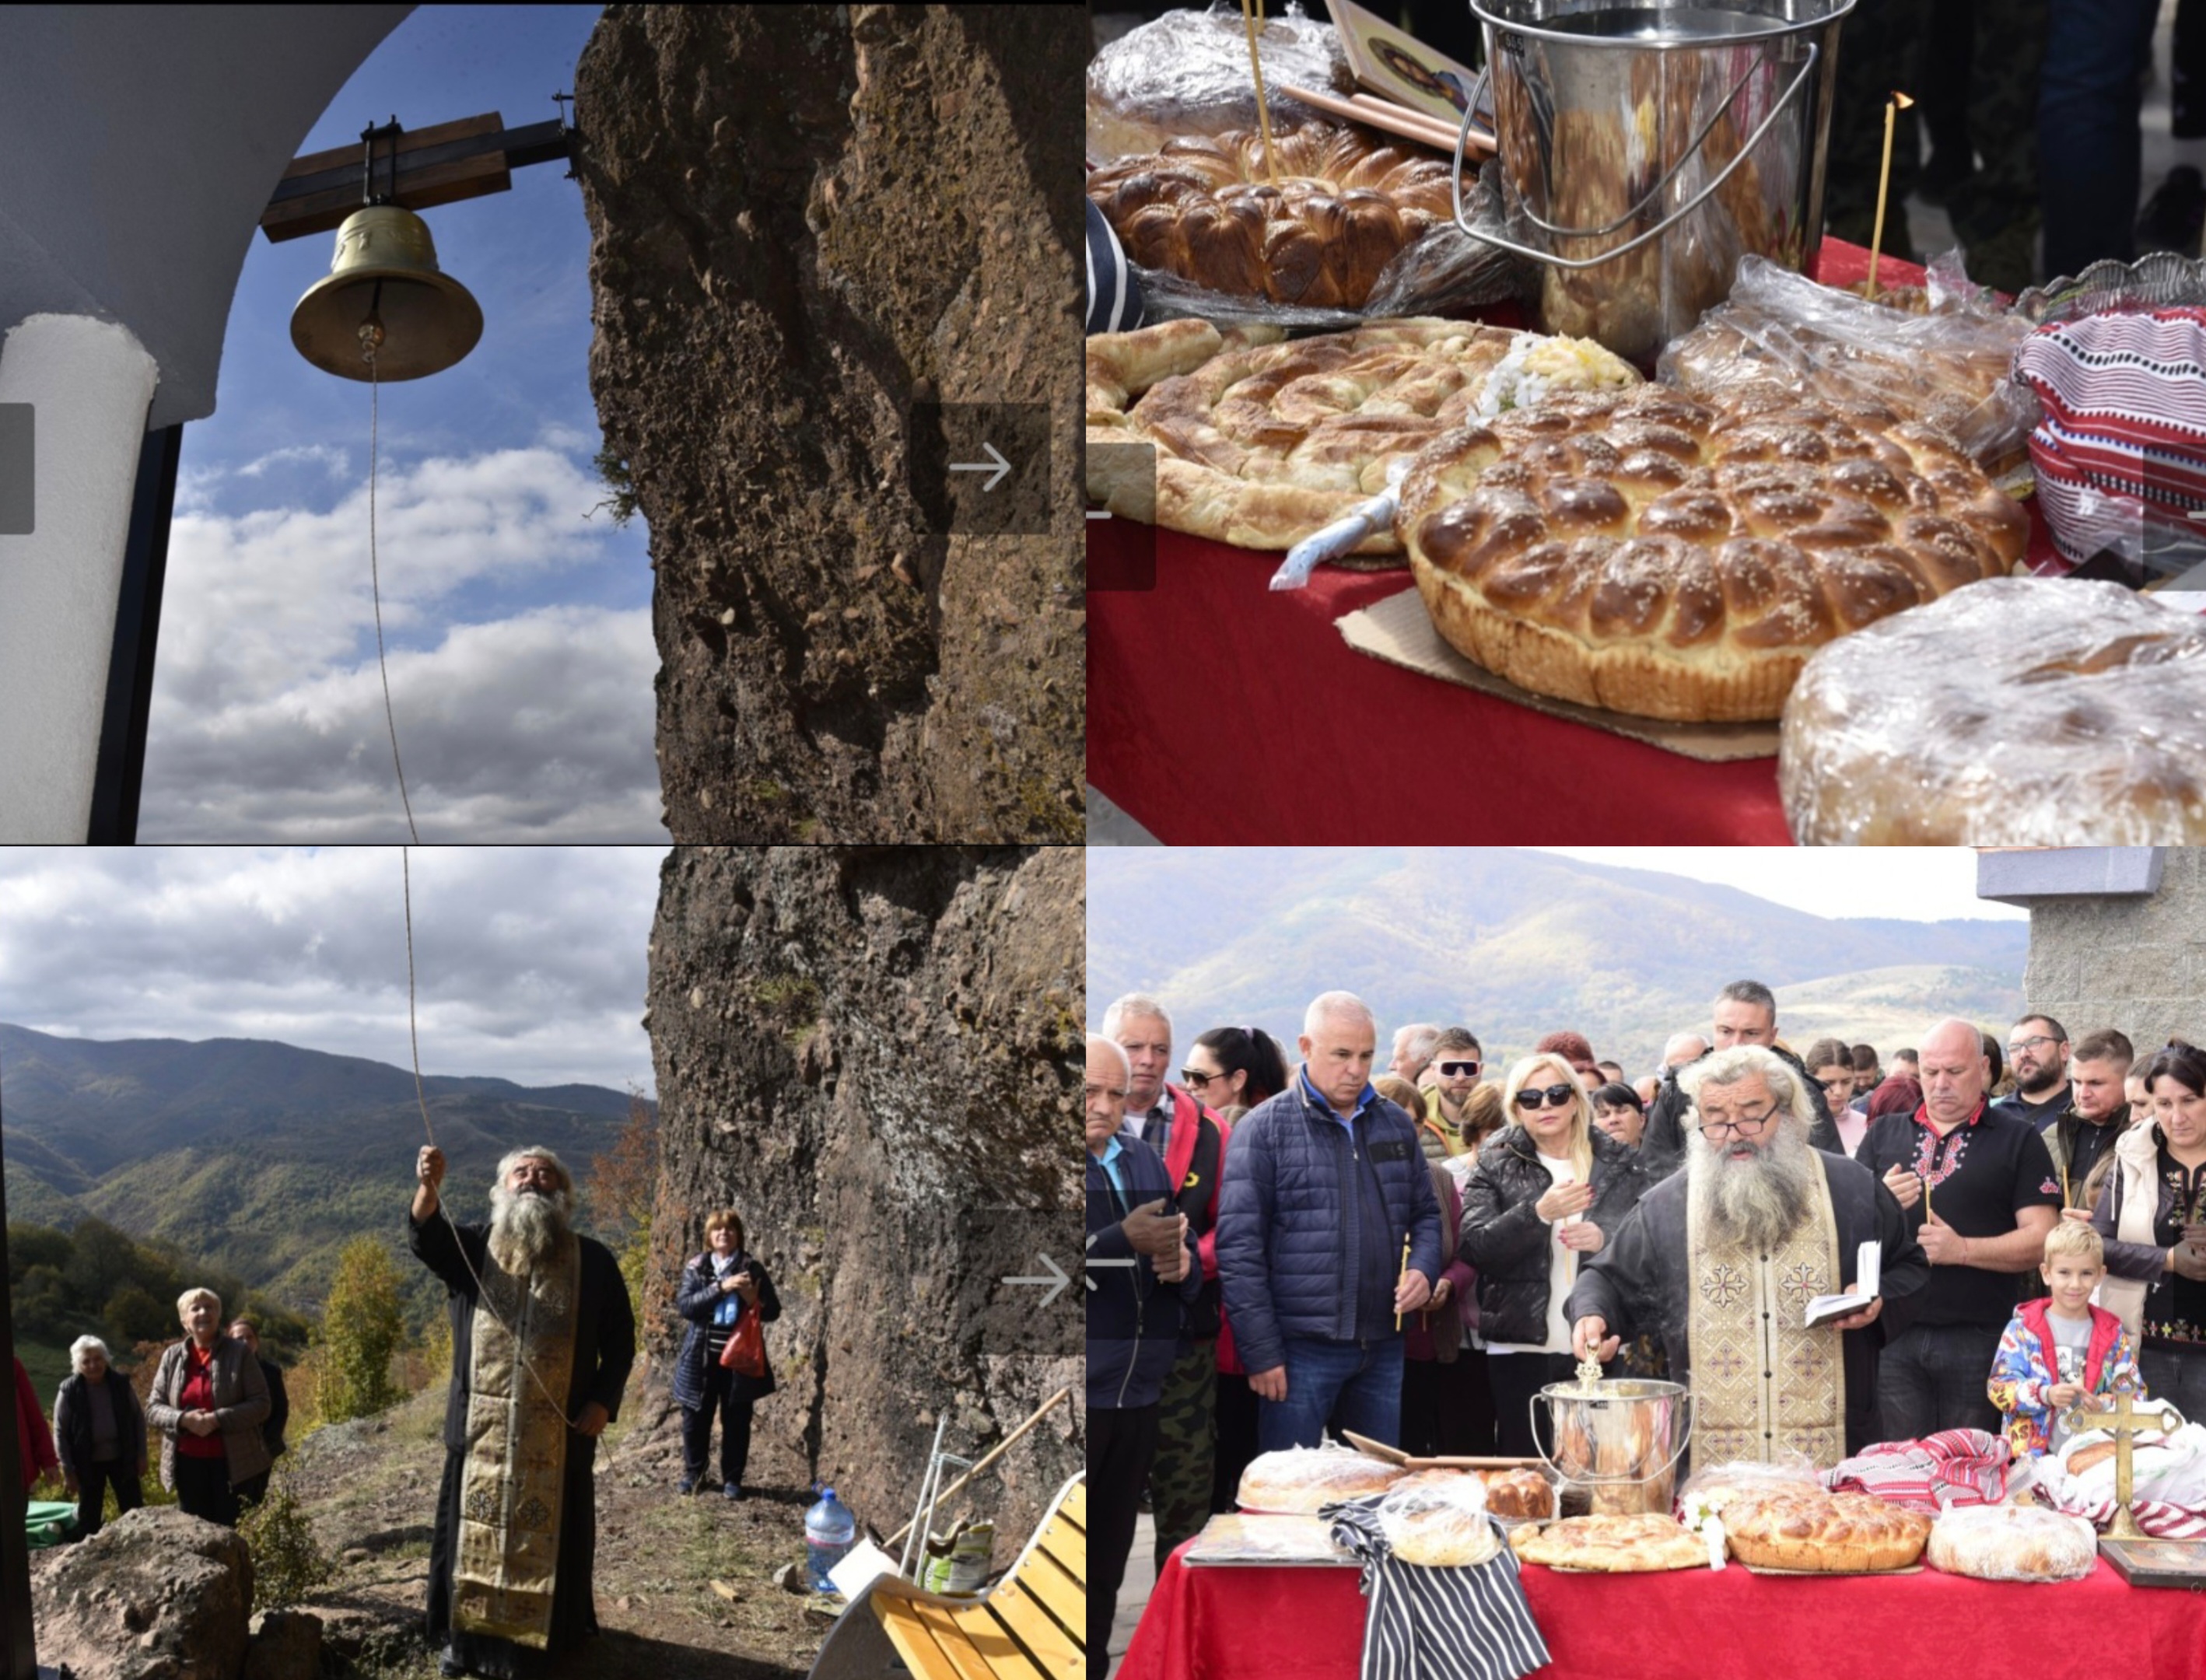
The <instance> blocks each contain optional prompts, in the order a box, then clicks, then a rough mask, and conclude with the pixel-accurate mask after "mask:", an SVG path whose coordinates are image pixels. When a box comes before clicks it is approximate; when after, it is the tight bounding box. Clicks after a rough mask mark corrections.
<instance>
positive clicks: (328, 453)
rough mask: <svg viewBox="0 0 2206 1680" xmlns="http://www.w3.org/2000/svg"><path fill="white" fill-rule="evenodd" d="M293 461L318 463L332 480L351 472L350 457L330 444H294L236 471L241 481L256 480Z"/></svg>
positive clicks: (247, 463)
mask: <svg viewBox="0 0 2206 1680" xmlns="http://www.w3.org/2000/svg"><path fill="white" fill-rule="evenodd" d="M294 461H315V462H320V463H321V465H322V467H323V468H324V469H325V471H326V472H327V473H328V474H329V475H330V476H331V478H333V479H341V478H343V477H344V475H345V474H348V473H349V472H351V471H352V456H350V455H349V454H348V453H346V451H344V450H341V449H338V448H337V447H335V446H334V445H332V444H293V445H292V446H291V447H290V448H289V449H282V450H270V451H269V452H268V453H267V454H266V455H264V456H261V457H260V458H259V460H257V461H248V462H246V463H245V465H244V466H242V467H241V468H238V469H237V476H238V477H239V478H241V479H257V478H259V477H260V476H261V475H262V474H265V472H267V470H268V469H269V468H271V467H280V466H283V465H284V464H285V463H286V462H294Z"/></svg>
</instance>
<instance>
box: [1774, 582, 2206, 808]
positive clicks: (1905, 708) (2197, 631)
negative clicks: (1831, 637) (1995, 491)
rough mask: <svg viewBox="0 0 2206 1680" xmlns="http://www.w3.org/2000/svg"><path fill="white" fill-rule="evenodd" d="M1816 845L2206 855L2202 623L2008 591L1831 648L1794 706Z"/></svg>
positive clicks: (2112, 590)
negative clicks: (2152, 846) (2205, 849)
mask: <svg viewBox="0 0 2206 1680" xmlns="http://www.w3.org/2000/svg"><path fill="white" fill-rule="evenodd" d="M1777 785H1778V789H1779V791H1780V794H1781V795H1783V797H1784V801H1785V815H1786V819H1787V821H1789V822H1790V823H1791V825H1792V837H1793V838H1794V839H1795V840H1797V841H1798V842H1799V843H1802V844H1803V845H1876V846H1883V845H1892V846H1942V845H1948V844H1964V845H1978V844H2004V843H2012V844H2019V845H2032V844H2047V845H2055V844H2057V845H2081V844H2087V843H2089V844H2103V845H2124V844H2137V843H2166V844H2174V845H2185V844H2193V845H2195V844H2197V843H2200V842H2202V841H2206V623H2202V622H2201V621H2200V620H2199V619H2198V618H2197V617H2195V616H2194V615H2191V614H2189V613H2184V612H2176V611H2170V610H2169V609H2167V607H2163V606H2161V605H2157V604H2155V602H2154V601H2152V600H2151V599H2149V598H2147V597H2144V596H2141V595H2138V594H2137V593H2134V592H2133V591H2131V590H2128V589H2125V588H2124V587H2122V586H2121V585H2120V584H2118V583H2096V582H2089V581H2078V580H2076V579H2072V578H2026V577H2012V578H2001V579H1998V580H1995V581H1992V582H1989V583H1984V584H1980V585H1978V586H1976V587H1974V588H1970V589H1964V590H1962V591H1960V592H1959V593H1958V594H1955V595H1953V596H1952V597H1951V598H1949V599H1946V600H1942V601H1938V602H1935V603H1933V604H1932V605H1929V606H1924V607H1917V608H1916V609H1915V610H1914V611H1910V612H1904V613H1901V614H1900V615H1899V617H1896V618H1893V619H1889V620H1887V622H1886V623H1881V624H1878V625H1876V626H1874V627H1873V628H1872V629H1868V630H1865V631H1863V633H1862V634H1859V635H1854V636H1848V637H1846V638H1845V640H1842V641H1839V642H1838V643H1835V644H1834V645H1833V646H1830V647H1827V648H1825V649H1824V650H1823V651H1822V652H1821V653H1818V654H1817V655H1816V656H1815V658H1813V659H1811V660H1810V661H1809V662H1808V666H1807V669H1806V670H1804V672H1803V673H1802V674H1801V677H1800V680H1799V682H1798V685H1797V686H1796V687H1795V688H1794V689H1793V691H1792V700H1790V702H1789V703H1788V704H1787V705H1786V708H1785V724H1784V730H1783V732H1782V735H1781V736H1780V748H1779V753H1778V760H1777Z"/></svg>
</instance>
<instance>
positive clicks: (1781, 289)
mask: <svg viewBox="0 0 2206 1680" xmlns="http://www.w3.org/2000/svg"><path fill="white" fill-rule="evenodd" d="M1933 277H1934V282H1935V281H1942V282H1943V284H1936V283H1934V285H1933V287H1932V289H1931V290H1932V307H1931V308H1930V311H1929V313H1926V314H1913V313H1908V312H1906V311H1903V310H1899V309H1889V308H1887V307H1884V306H1883V305H1881V304H1878V303H1872V302H1871V301H1869V299H1867V298H1865V297H1857V296H1856V295H1853V294H1852V293H1851V292H1845V291H1839V290H1835V289H1833V288H1831V287H1828V286H1821V285H1818V284H1816V283H1815V282H1814V281H1812V280H1810V279H1809V278H1808V277H1806V276H1805V275H1803V274H1796V273H1794V272H1793V271H1792V270H1790V269H1787V268H1785V267H1782V266H1780V265H1778V264H1776V263H1774V262H1771V261H1770V260H1769V259H1767V258H1765V257H1747V258H1744V259H1742V260H1741V261H1740V263H1739V265H1738V280H1737V281H1736V282H1735V283H1733V285H1732V293H1731V299H1730V301H1728V302H1727V303H1725V304H1724V305H1723V306H1722V307H1720V308H1716V309H1711V310H1710V311H1709V312H1708V313H1707V314H1706V315H1704V316H1702V318H1701V324H1700V325H1698V326H1696V327H1695V328H1694V329H1693V331H1690V332H1689V333H1687V334H1686V335H1685V336H1684V337H1682V338H1680V339H1678V340H1677V341H1675V342H1674V343H1672V344H1671V345H1670V347H1669V348H1668V349H1666V350H1665V351H1663V353H1662V355H1661V358H1660V360H1659V361H1658V362H1657V363H1656V364H1655V377H1656V378H1659V379H1660V380H1661V381H1662V383H1664V384H1671V385H1676V386H1677V387H1678V389H1680V390H1684V391H1687V392H1690V393H1691V394H1692V395H1694V396H1717V395H1720V394H1721V393H1723V392H1724V391H1726V390H1732V389H1735V388H1736V387H1738V386H1740V385H1743V384H1753V383H1756V382H1757V381H1762V380H1767V379H1773V378H1774V379H1776V380H1779V381H1780V382H1781V383H1783V384H1786V385H1787V386H1788V387H1790V388H1791V389H1792V390H1798V391H1802V392H1804V393H1807V394H1809V395H1811V396H1821V397H1825V398H1827V399H1829V400H1832V401H1838V402H1847V401H1851V402H1876V403H1881V404H1882V405H1884V406H1885V407H1887V408H1891V409H1893V411H1894V412H1895V413H1897V414H1900V415H1901V416H1902V417H1903V418H1905V419H1908V420H1922V421H1925V422H1928V423H1929V424H1931V425H1934V426H1938V427H1940V428H1941V430H1943V431H1945V432H1947V433H1949V434H1950V435H1951V436H1952V437H1953V439H1954V441H1955V442H1956V443H1958V444H1960V446H1961V448H1962V449H1963V450H1965V452H1966V453H1967V454H1968V455H1969V456H1970V458H1971V459H1973V460H1974V461H1975V462H1976V464H1977V465H1978V466H1979V467H1981V468H1983V469H1984V471H1985V472H1986V473H1988V474H1991V475H1992V476H1993V477H1994V478H1995V479H1996V478H2000V477H2001V476H2002V475H2004V474H2010V473H2012V472H2014V471H2015V470H2017V469H2018V468H2021V466H2022V464H2023V463H2024V461H2025V460H2026V458H2027V456H2028V446H2029V438H2030V427H2031V426H2035V425H2036V423H2037V400H2036V397H2034V396H2031V395H2030V391H2029V390H2028V389H2027V388H2026V387H2025V386H2024V385H2022V384H2018V383H2017V382H2016V381H2015V380H2014V379H2013V378H2012V377H2011V367H2010V364H2011V363H2012V359H2013V355H2014V350H2015V347H2016V346H2017V345H2018V344H2019V343H2021V342H2022V341H2023V340H2024V338H2026V337H2029V336H2030V326H2029V324H2028V323H2027V322H2024V321H2022V320H2020V319H2017V318H2016V317H2015V316H2013V315H2012V314H2008V313H2002V312H2000V311H1998V310H1996V309H1995V308H1994V307H1991V306H1990V305H1989V304H1988V302H1987V301H1985V295H1983V294H1982V293H1981V291H1979V290H1970V289H1965V283H1961V282H1958V281H1956V280H1954V279H1953V271H1952V270H1950V269H1946V270H1939V271H1934V276H1933Z"/></svg>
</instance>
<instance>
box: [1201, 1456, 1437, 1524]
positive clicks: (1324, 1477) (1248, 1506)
mask: <svg viewBox="0 0 2206 1680" xmlns="http://www.w3.org/2000/svg"><path fill="white" fill-rule="evenodd" d="M1401 1474H1402V1473H1401V1471H1400V1470H1398V1469H1396V1468H1395V1467H1394V1466H1393V1465H1392V1464H1382V1463H1380V1461H1379V1460H1377V1459H1376V1458H1366V1457H1364V1456H1363V1455H1362V1453H1360V1452H1343V1451H1338V1450H1335V1451H1325V1450H1321V1449H1315V1448H1307V1447H1291V1448H1289V1449H1287V1450H1286V1451H1284V1452H1262V1453H1259V1454H1257V1455H1256V1457H1254V1458H1252V1459H1250V1460H1249V1468H1248V1469H1245V1470H1243V1472H1242V1473H1241V1490H1240V1503H1241V1508H1242V1509H1243V1510H1268V1511H1282V1512H1288V1513H1309V1512H1315V1511H1316V1510H1318V1509H1319V1508H1320V1507H1321V1506H1323V1505H1330V1504H1338V1503H1339V1502H1340V1501H1341V1500H1343V1499H1361V1498H1364V1497H1365V1496H1366V1495H1368V1494H1372V1493H1380V1492H1385V1491H1386V1489H1387V1488H1389V1487H1391V1486H1392V1485H1393V1484H1394V1482H1395V1481H1396V1480H1398V1478H1399V1477H1400V1475H1401Z"/></svg>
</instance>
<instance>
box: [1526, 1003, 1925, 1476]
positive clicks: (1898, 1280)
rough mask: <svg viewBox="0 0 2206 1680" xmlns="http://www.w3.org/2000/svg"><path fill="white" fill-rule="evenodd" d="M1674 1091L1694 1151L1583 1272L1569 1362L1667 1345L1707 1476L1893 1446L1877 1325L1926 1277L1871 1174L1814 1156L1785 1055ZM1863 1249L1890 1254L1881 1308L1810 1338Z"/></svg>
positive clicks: (1710, 1061) (1692, 1080) (1700, 1065)
mask: <svg viewBox="0 0 2206 1680" xmlns="http://www.w3.org/2000/svg"><path fill="white" fill-rule="evenodd" d="M1678 1083H1679V1085H1680V1087H1682V1088H1683V1089H1684V1092H1685V1094H1686V1096H1687V1097H1688V1099H1690V1101H1691V1103H1692V1104H1693V1111H1692V1112H1691V1113H1690V1114H1689V1115H1688V1117H1687V1123H1688V1124H1689V1125H1695V1126H1696V1127H1697V1129H1698V1141H1697V1142H1696V1143H1694V1144H1692V1145H1691V1146H1690V1147H1689V1148H1688V1149H1687V1152H1686V1170H1685V1171H1683V1172H1678V1173H1673V1174H1672V1175H1671V1176H1670V1177H1668V1178H1666V1179H1664V1180H1663V1181H1662V1182H1661V1183H1659V1184H1657V1185H1656V1186H1655V1187H1654V1189H1651V1190H1649V1191H1648V1192H1647V1193H1646V1194H1644V1195H1643V1196H1642V1197H1641V1198H1640V1200H1639V1205H1638V1206H1637V1207H1635V1208H1634V1209H1633V1210H1632V1211H1631V1217H1630V1218H1626V1219H1625V1222H1624V1224H1623V1225H1622V1227H1621V1228H1620V1229H1619V1230H1618V1231H1617V1232H1616V1234H1615V1235H1614V1236H1612V1237H1610V1238H1609V1240H1608V1242H1607V1246H1606V1247H1604V1248H1602V1250H1601V1253H1599V1254H1595V1255H1594V1256H1593V1257H1592V1258H1591V1260H1589V1261H1588V1262H1587V1263H1586V1265H1585V1266H1584V1267H1583V1270H1581V1271H1580V1272H1579V1273H1578V1281H1577V1285H1576V1287H1574V1288H1573V1289H1572V1290H1571V1295H1570V1299H1569V1301H1568V1302H1566V1303H1565V1307H1564V1316H1565V1318H1566V1319H1567V1320H1569V1321H1570V1323H1571V1347H1572V1349H1573V1350H1574V1351H1575V1352H1576V1353H1577V1356H1578V1358H1579V1359H1581V1360H1583V1359H1585V1358H1587V1357H1588V1356H1589V1355H1593V1356H1595V1357H1599V1358H1601V1359H1604V1360H1605V1359H1607V1358H1608V1357H1609V1356H1610V1355H1612V1354H1613V1353H1614V1352H1615V1350H1616V1348H1617V1346H1618V1343H1619V1338H1620V1337H1634V1336H1637V1335H1639V1334H1641V1333H1643V1332H1648V1331H1651V1332H1652V1333H1654V1335H1656V1336H1659V1337H1660V1338H1661V1340H1662V1342H1663V1343H1664V1345H1665V1346H1666V1348H1667V1349H1668V1352H1669V1356H1670V1374H1671V1376H1672V1378H1673V1379H1675V1380H1677V1381H1679V1382H1684V1383H1689V1384H1690V1386H1691V1389H1692V1393H1693V1457H1694V1459H1695V1462H1696V1463H1701V1464H1704V1465H1706V1464H1718V1463H1732V1462H1735V1461H1738V1460H1742V1459H1756V1460H1763V1461H1767V1460H1771V1459H1775V1458H1777V1457H1780V1456H1783V1455H1785V1454H1787V1453H1793V1452H1798V1453H1801V1454H1804V1455H1805V1456H1806V1457H1808V1459H1809V1460H1810V1461H1811V1462H1812V1463H1814V1464H1815V1467H1816V1469H1829V1468H1830V1467H1831V1466H1832V1465H1833V1464H1835V1463H1838V1462H1839V1460H1840V1459H1841V1458H1844V1457H1848V1456H1849V1455H1851V1454H1852V1453H1855V1452H1858V1451H1861V1449H1862V1448H1863V1447H1864V1446H1867V1445H1869V1444H1870V1443H1871V1442H1873V1441H1875V1440H1877V1439H1879V1438H1880V1437H1879V1433H1878V1429H1877V1421H1876V1349H1877V1348H1878V1347H1879V1346H1880V1345H1881V1338H1882V1335H1883V1331H1882V1330H1881V1327H1880V1326H1879V1325H1878V1322H1877V1321H1878V1320H1879V1318H1880V1317H1881V1314H1882V1312H1883V1309H1884V1304H1885V1302H1886V1301H1887V1299H1896V1298H1898V1297H1899V1296H1906V1295H1911V1294H1912V1293H1913V1292H1914V1291H1915V1290H1918V1289H1920V1288H1922V1287H1923V1284H1924V1282H1925V1281H1926V1280H1927V1279H1928V1278H1929V1261H1928V1260H1926V1259H1925V1258H1924V1257H1923V1250H1922V1248H1921V1247H1920V1246H1918V1245H1917V1242H1916V1241H1915V1239H1914V1238H1913V1237H1912V1236H1910V1235H1909V1234H1908V1226H1907V1219H1906V1217H1905V1214H1903V1213H1902V1212H1900V1207H1899V1202H1898V1201H1896V1200H1893V1194H1892V1192H1891V1191H1890V1190H1888V1189H1886V1188H1885V1187H1884V1186H1883V1185H1882V1184H1881V1183H1879V1182H1878V1180H1877V1177H1876V1175H1875V1174H1874V1173H1873V1172H1871V1171H1869V1169H1868V1168H1867V1167H1865V1166H1863V1165H1860V1164H1859V1163H1857V1162H1854V1161H1850V1160H1847V1159H1845V1158H1844V1157H1843V1156H1839V1155H1833V1154H1828V1153H1824V1152H1823V1151H1821V1150H1818V1149H1813V1148H1810V1147H1809V1143H1808V1126H1809V1120H1810V1116H1811V1115H1812V1114H1813V1112H1814V1111H1813V1109H1812V1108H1811V1106H1810V1099H1809V1097H1808V1094H1807V1092H1806V1091H1805V1089H1804V1087H1803V1086H1802V1084H1801V1081H1800V1076H1799V1075H1798V1074H1797V1073H1796V1072H1795V1071H1794V1070H1793V1069H1792V1066H1791V1064H1790V1063H1787V1062H1786V1060H1785V1058H1784V1057H1780V1056H1778V1055H1776V1054H1775V1053H1774V1052H1773V1051H1769V1050H1767V1049H1765V1048H1763V1047H1762V1046H1760V1045H1751V1044H1742V1045H1734V1046H1731V1047H1730V1048H1729V1049H1726V1050H1718V1051H1713V1052H1712V1053H1710V1054H1709V1055H1708V1056H1706V1057H1702V1059H1701V1060H1700V1061H1698V1062H1696V1063H1693V1064H1692V1065H1691V1066H1690V1067H1689V1068H1686V1069H1682V1070H1681V1071H1680V1074H1679V1076H1678ZM1688 1135H1689V1136H1690V1135H1691V1134H1690V1133H1689V1134H1688ZM1863 1242H1879V1243H1881V1244H1882V1245H1883V1248H1882V1254H1881V1280H1880V1283H1879V1292H1878V1295H1877V1296H1876V1297H1875V1299H1872V1300H1871V1301H1870V1302H1869V1304H1868V1306H1866V1307H1865V1308H1862V1309H1860V1310H1859V1311H1857V1312H1855V1313H1853V1314H1851V1315H1849V1316H1846V1317H1844V1318H1840V1319H1838V1320H1833V1321H1830V1322H1827V1323H1825V1324H1822V1325H1820V1326H1816V1327H1815V1328H1814V1329H1810V1328H1809V1327H1808V1325H1807V1316H1808V1303H1809V1302H1810V1301H1812V1300H1813V1299H1814V1298H1815V1296H1823V1295H1840V1294H1846V1293H1851V1290H1852V1289H1853V1284H1854V1277H1853V1272H1854V1266H1855V1262H1856V1258H1857V1254H1859V1252H1860V1248H1861V1245H1862V1244H1863Z"/></svg>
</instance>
